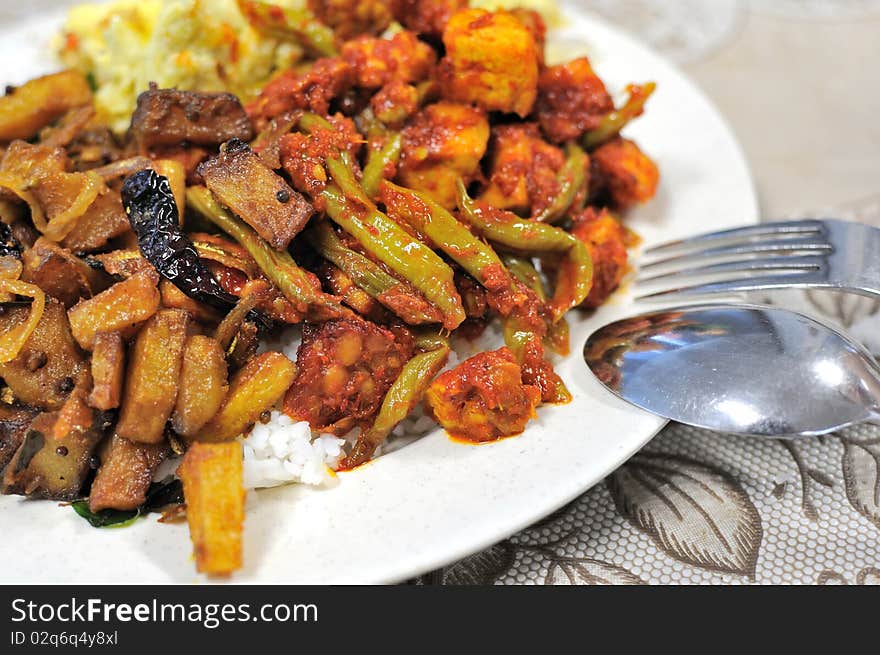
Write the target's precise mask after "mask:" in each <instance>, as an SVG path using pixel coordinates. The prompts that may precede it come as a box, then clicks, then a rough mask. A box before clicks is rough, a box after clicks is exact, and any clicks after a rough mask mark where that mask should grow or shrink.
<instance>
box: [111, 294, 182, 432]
mask: <svg viewBox="0 0 880 655" xmlns="http://www.w3.org/2000/svg"><path fill="white" fill-rule="evenodd" d="M188 321H189V314H187V313H186V312H185V311H183V310H180V309H163V310H161V311H159V312H157V313H156V314H155V315H154V316H153V317H151V318H150V319H149V320H148V321H147V322H146V324H145V325H144V327H143V328H141V331H140V332H138V335H137V337H136V338H135V341H134V344H133V346H132V347H131V350H130V353H129V358H128V371H127V376H126V381H125V391H124V392H123V396H122V403H121V409H120V412H119V421H118V423H117V424H116V434H117V435H118V436H120V437H124V438H126V439H129V440H131V441H137V442H140V443H159V442H160V441H162V437H163V433H164V430H165V422H166V421H167V420H168V417H169V416H171V412H172V411H173V410H174V403H175V401H176V400H177V391H178V385H179V382H180V366H181V362H182V361H183V346H184V344H185V342H186V329H187V323H188Z"/></svg>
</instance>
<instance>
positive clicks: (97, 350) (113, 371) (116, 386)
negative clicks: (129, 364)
mask: <svg viewBox="0 0 880 655" xmlns="http://www.w3.org/2000/svg"><path fill="white" fill-rule="evenodd" d="M124 374H125V344H124V343H123V341H122V335H121V334H119V332H100V333H98V336H96V337H95V347H94V348H93V349H92V393H91V394H89V405H91V406H92V407H94V408H95V409H104V410H107V409H115V408H117V407H119V401H120V399H121V397H122V381H123V375H124Z"/></svg>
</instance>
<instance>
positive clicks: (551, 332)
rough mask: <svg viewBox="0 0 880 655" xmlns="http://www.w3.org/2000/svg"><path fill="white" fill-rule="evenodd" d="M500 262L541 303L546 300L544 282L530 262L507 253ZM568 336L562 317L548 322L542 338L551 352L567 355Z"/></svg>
mask: <svg viewBox="0 0 880 655" xmlns="http://www.w3.org/2000/svg"><path fill="white" fill-rule="evenodd" d="M502 260H503V261H504V265H505V266H507V270H508V271H510V273H511V275H513V276H514V277H515V278H516V279H517V280H519V281H520V282H522V283H523V284H525V285H526V286H527V287H529V288H530V289H531V290H532V291H534V292H535V294H536V295H537V296H538V298H539V299H540V300H541V301H542V302H544V301H546V300H547V291H546V289H544V281H543V280H542V279H541V274H540V273H538V271H537V269H536V268H535V267H534V265H533V264H532V262H531V261H529V260H528V259H526V258H523V257H518V256H517V255H511V254H509V253H506V254H505V255H503V256H502ZM569 336H570V331H569V327H568V321H566V320H565V317H564V316H563V317H561V318H560V319H559V320H557V321H555V322H553V321H548V324H547V334H546V335H545V336H544V342H545V343H546V344H547V346H548V347H549V348H550V349H551V350H553V352H555V353H558V354H560V355H567V354H568V353H569V352H570V350H571V346H570V339H569Z"/></svg>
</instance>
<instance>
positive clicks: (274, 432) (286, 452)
mask: <svg viewBox="0 0 880 655" xmlns="http://www.w3.org/2000/svg"><path fill="white" fill-rule="evenodd" d="M241 443H242V448H243V450H244V486H245V488H246V489H262V488H265V487H276V486H278V485H282V484H290V483H292V482H300V483H302V484H310V485H323V484H327V483H328V482H330V481H332V480H333V469H334V468H335V467H336V465H337V464H338V463H339V459H340V458H341V457H342V455H343V452H342V444H344V443H345V440H344V439H339V438H337V437H334V436H333V435H329V434H319V435H317V436H313V435H312V431H311V430H310V429H309V424H308V423H307V422H305V421H299V422H296V423H295V422H294V421H293V420H292V419H291V418H290V417H289V416H287V415H286V414H283V413H281V412H272V418H271V419H270V420H269V422H268V423H265V424H264V423H257V424H256V425H255V426H254V429H253V430H251V433H250V434H249V435H248V436H247V437H246V438H244V439H242V442H241Z"/></svg>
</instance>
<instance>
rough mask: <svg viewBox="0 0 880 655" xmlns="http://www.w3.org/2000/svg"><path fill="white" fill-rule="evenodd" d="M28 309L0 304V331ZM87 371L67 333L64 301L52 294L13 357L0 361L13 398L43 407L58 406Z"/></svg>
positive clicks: (1, 373)
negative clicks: (34, 326) (38, 318)
mask: <svg viewBox="0 0 880 655" xmlns="http://www.w3.org/2000/svg"><path fill="white" fill-rule="evenodd" d="M29 312H30V308H29V307H27V306H26V305H5V306H2V307H0V334H2V333H5V332H6V331H8V330H10V329H12V327H13V326H15V325H19V324H20V323H21V322H23V321H25V320H26V319H27V315H28V313H29ZM88 372H89V367H88V363H87V362H86V360H85V357H83V354H82V352H81V351H80V349H79V348H78V347H77V345H76V342H75V341H74V340H73V336H72V335H71V333H70V325H69V324H68V322H67V314H66V313H65V311H64V305H62V304H61V303H60V302H59V301H57V300H54V299H52V298H49V299H48V300H47V301H46V307H45V309H44V310H43V315H42V316H41V317H40V321H39V322H38V323H37V327H36V328H34V331H33V332H32V333H31V335H30V336H29V337H28V339H27V341H25V343H24V346H22V348H21V350H20V351H19V353H18V355H17V356H16V357H15V359H13V360H12V361H10V362H6V363H5V364H0V377H2V378H3V380H4V381H5V382H6V384H7V385H8V386H9V388H10V389H12V393H13V394H14V395H15V397H16V399H17V400H19V401H20V402H22V403H24V404H26V405H33V406H34V407H39V408H40V409H45V410H56V409H60V408H61V405H63V404H64V400H65V399H66V398H67V396H68V394H69V393H70V392H71V390H73V388H74V387H75V386H77V385H78V384H79V383H81V382H82V381H83V377H84V376H87V375H88Z"/></svg>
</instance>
